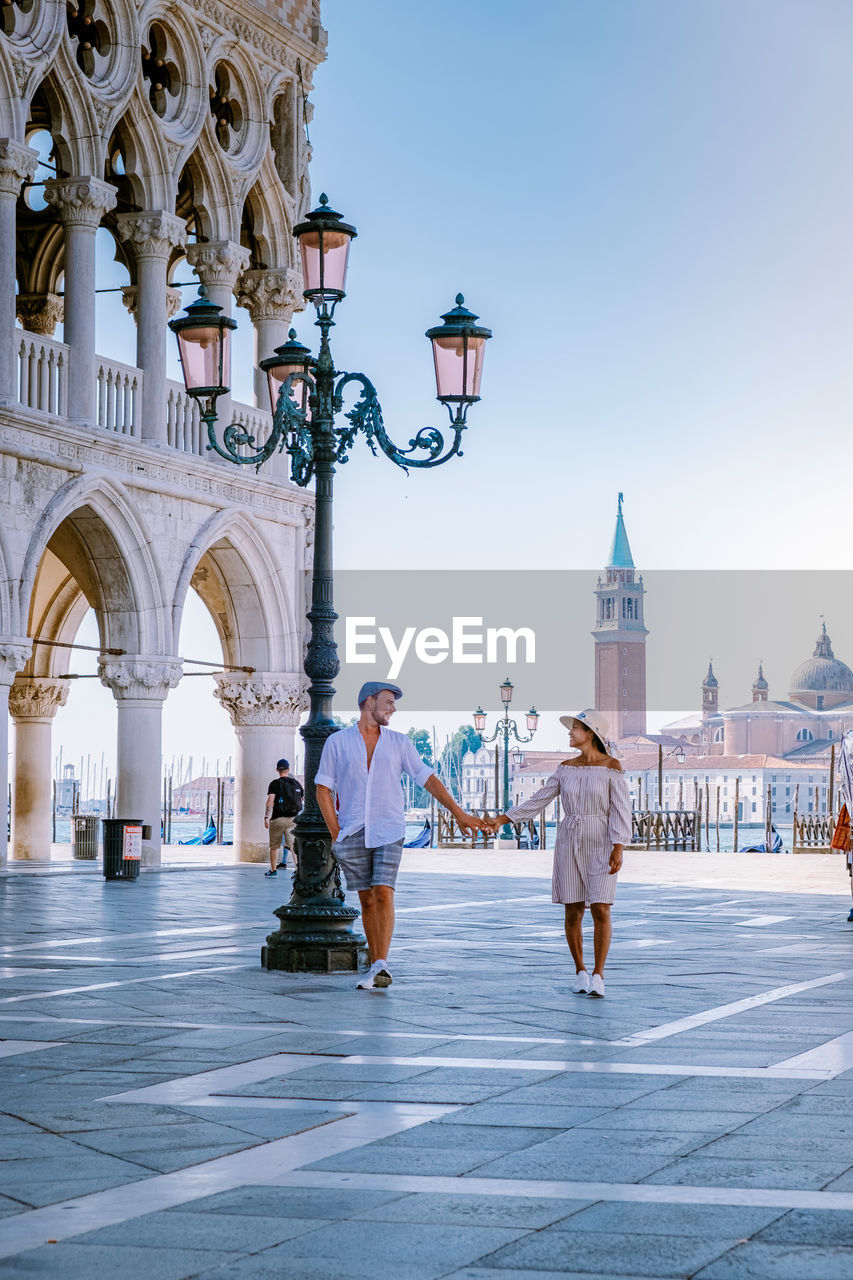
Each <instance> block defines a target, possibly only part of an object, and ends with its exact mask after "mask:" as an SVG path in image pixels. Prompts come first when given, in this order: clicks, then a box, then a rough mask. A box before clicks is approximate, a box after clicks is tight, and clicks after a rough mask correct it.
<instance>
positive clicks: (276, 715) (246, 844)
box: [214, 671, 305, 862]
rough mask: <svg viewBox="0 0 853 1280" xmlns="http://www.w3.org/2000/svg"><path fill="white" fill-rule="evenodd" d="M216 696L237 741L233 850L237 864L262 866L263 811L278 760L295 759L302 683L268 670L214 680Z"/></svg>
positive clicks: (229, 674) (265, 837)
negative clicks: (256, 863)
mask: <svg viewBox="0 0 853 1280" xmlns="http://www.w3.org/2000/svg"><path fill="white" fill-rule="evenodd" d="M214 682H215V689H214V692H215V695H216V697H217V698H218V699H219V701H220V702H221V703H222V705H223V707H224V708H225V710H226V711H227V712H228V714H229V715H230V717H231V723H232V724H233V725H234V732H235V735H236V738H237V753H236V755H237V764H236V768H235V776H234V848H235V850H236V852H237V857H238V859H239V861H240V862H266V860H267V857H268V853H269V837H268V835H267V832H266V828H265V827H264V808H265V806H266V796H267V787H268V786H269V784H270V779H271V778H274V777H275V776H276V772H275V764H276V761H277V760H279V759H281V757H282V756H284V757H285V759H287V760H290V761H291V762H292V761H293V749H294V746H295V744H296V726H297V725H298V724H299V719H300V716H301V715H302V711H303V709H304V706H305V698H304V694H303V693H302V680H301V678H300V677H299V676H296V675H276V674H274V673H271V672H263V673H256V674H255V675H251V676H241V675H238V674H237V673H232V672H230V671H229V672H225V673H224V674H222V675H217V676H214Z"/></svg>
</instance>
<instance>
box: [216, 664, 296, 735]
mask: <svg viewBox="0 0 853 1280" xmlns="http://www.w3.org/2000/svg"><path fill="white" fill-rule="evenodd" d="M213 679H214V690H213V692H214V695H215V696H216V698H218V699H219V701H220V702H221V703H222V706H223V707H224V708H225V710H226V711H227V712H228V714H229V715H230V717H231V723H232V724H233V725H235V726H236V727H237V728H245V727H247V726H254V725H272V726H277V727H283V726H287V727H288V728H292V727H293V726H294V725H297V724H299V721H300V719H301V716H302V713H303V711H304V710H305V709H306V707H307V706H308V699H307V696H306V694H305V692H304V688H303V686H304V677H302V676H299V675H279V674H276V673H275V672H269V671H268V672H259V673H257V674H256V675H252V676H241V675H238V674H237V673H236V672H231V671H226V672H223V673H222V675H216V676H214V677H213Z"/></svg>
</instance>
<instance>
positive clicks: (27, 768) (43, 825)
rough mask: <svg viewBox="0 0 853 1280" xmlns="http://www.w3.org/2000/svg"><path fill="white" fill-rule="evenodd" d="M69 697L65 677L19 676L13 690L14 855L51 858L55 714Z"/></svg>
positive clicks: (27, 858)
mask: <svg viewBox="0 0 853 1280" xmlns="http://www.w3.org/2000/svg"><path fill="white" fill-rule="evenodd" d="M67 700H68V684H67V682H66V681H65V680H41V679H38V680H34V679H32V678H30V677H24V678H21V677H20V676H18V677H17V678H16V679H15V681H14V682H13V684H12V685H11V687H10V689H9V711H10V712H11V715H12V720H13V721H14V724H15V764H14V771H15V772H14V781H13V783H12V857H13V858H15V859H18V860H22V861H29V862H49V861H50V837H51V794H50V791H51V779H52V774H53V768H52V764H53V757H52V752H51V737H52V732H53V717H54V716H55V715H56V713H57V711H58V710H59V708H60V707H62V706H64V705H65V703H66V702H67Z"/></svg>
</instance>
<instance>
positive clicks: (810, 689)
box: [789, 622, 853, 698]
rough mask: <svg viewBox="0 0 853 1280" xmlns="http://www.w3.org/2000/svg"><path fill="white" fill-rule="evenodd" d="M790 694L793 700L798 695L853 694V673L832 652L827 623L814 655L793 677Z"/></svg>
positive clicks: (823, 625) (819, 637) (823, 626)
mask: <svg viewBox="0 0 853 1280" xmlns="http://www.w3.org/2000/svg"><path fill="white" fill-rule="evenodd" d="M789 692H790V695H791V697H792V698H793V697H795V696H796V695H797V694H798V693H850V694H853V671H851V670H850V668H849V667H848V666H847V664H846V663H845V662H841V661H840V659H838V658H836V656H835V654H834V653H833V652H832V644H831V643H830V639H829V636H828V635H827V634H826V623H825V622H824V623H823V624H822V626H821V633H820V635H819V636H818V638H817V644H816V645H815V649H814V653H813V654H812V656H811V657H810V658H808V659H806V661H805V662H801V663H800V665H799V666H798V667H797V669H796V671H795V672H794V674H793V675H792V676H791V687H790V691H789Z"/></svg>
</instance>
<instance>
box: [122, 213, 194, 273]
mask: <svg viewBox="0 0 853 1280" xmlns="http://www.w3.org/2000/svg"><path fill="white" fill-rule="evenodd" d="M116 229H117V231H118V234H119V237H120V239H121V240H123V241H124V242H125V244H129V245H130V246H131V247H132V248H133V250H134V252H135V253H136V256H137V258H165V259H166V260H167V261H168V259H169V258H170V257H171V254H172V250H173V249H177V248H178V247H180V246H182V245H183V244H184V243H185V242H186V238H187V228H186V223H185V222H184V220H183V218H176V217H175V215H174V214H172V213H165V212H164V211H163V210H162V209H148V210H145V211H144V212H142V213H120V214H119V215H118V217H117V218H116Z"/></svg>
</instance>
